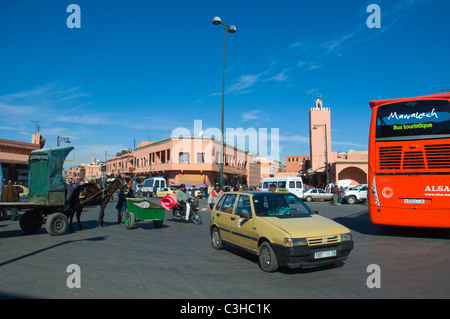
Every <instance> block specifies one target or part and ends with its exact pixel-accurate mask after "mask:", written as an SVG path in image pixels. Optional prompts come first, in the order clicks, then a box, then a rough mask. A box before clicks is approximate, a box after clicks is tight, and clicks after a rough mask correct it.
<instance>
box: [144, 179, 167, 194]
mask: <svg viewBox="0 0 450 319" xmlns="http://www.w3.org/2000/svg"><path fill="white" fill-rule="evenodd" d="M153 186H156V190H159V189H160V188H165V187H167V182H166V180H165V179H164V177H150V178H147V179H146V180H144V183H143V184H142V188H141V193H142V194H143V195H147V196H152V195H153Z"/></svg>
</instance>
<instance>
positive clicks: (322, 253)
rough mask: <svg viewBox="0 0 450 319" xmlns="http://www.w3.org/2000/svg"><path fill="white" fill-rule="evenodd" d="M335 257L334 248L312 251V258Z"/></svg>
mask: <svg viewBox="0 0 450 319" xmlns="http://www.w3.org/2000/svg"><path fill="white" fill-rule="evenodd" d="M327 257H336V250H327V251H318V252H317V253H314V259H320V258H327Z"/></svg>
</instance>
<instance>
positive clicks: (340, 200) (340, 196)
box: [338, 186, 344, 205]
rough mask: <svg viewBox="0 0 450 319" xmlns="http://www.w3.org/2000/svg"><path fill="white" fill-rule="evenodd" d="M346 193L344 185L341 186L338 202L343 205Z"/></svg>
mask: <svg viewBox="0 0 450 319" xmlns="http://www.w3.org/2000/svg"><path fill="white" fill-rule="evenodd" d="M343 195H344V187H342V186H341V187H339V198H338V204H339V205H341V204H342V197H343Z"/></svg>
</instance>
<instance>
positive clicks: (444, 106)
mask: <svg viewBox="0 0 450 319" xmlns="http://www.w3.org/2000/svg"><path fill="white" fill-rule="evenodd" d="M442 134H447V135H449V134H450V102H449V101H446V100H423V101H408V102H401V103H393V104H388V105H383V106H380V107H379V108H378V111H377V127H376V138H377V139H380V138H395V137H408V136H418V135H421V136H424V135H442Z"/></svg>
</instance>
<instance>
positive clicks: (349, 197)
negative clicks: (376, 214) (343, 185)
mask: <svg viewBox="0 0 450 319" xmlns="http://www.w3.org/2000/svg"><path fill="white" fill-rule="evenodd" d="M368 189H369V186H368V185H367V184H361V185H357V186H355V187H354V188H349V189H347V190H346V191H345V192H344V200H345V201H346V202H347V203H348V204H355V203H358V202H364V201H365V200H366V199H367V190H368Z"/></svg>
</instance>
